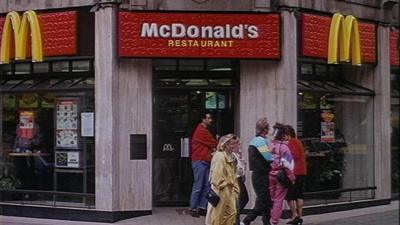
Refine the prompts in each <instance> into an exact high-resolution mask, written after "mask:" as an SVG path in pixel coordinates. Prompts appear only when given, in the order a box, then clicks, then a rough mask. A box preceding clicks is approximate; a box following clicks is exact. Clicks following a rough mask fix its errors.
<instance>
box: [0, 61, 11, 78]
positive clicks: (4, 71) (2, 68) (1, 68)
mask: <svg viewBox="0 0 400 225" xmlns="http://www.w3.org/2000/svg"><path fill="white" fill-rule="evenodd" d="M11 69H12V65H11V64H4V65H0V72H1V74H0V76H2V75H10V74H12V70H11Z"/></svg>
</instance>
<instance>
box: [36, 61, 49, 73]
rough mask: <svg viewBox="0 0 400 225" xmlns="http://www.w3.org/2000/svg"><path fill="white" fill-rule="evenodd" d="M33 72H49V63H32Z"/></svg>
mask: <svg viewBox="0 0 400 225" xmlns="http://www.w3.org/2000/svg"><path fill="white" fill-rule="evenodd" d="M33 72H34V73H48V72H49V63H34V64H33Z"/></svg>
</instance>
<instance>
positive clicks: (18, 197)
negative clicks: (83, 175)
mask: <svg viewBox="0 0 400 225" xmlns="http://www.w3.org/2000/svg"><path fill="white" fill-rule="evenodd" d="M0 194H1V195H2V198H0V201H2V202H3V203H13V204H21V205H27V204H29V205H46V206H53V207H69V208H88V209H90V208H94V198H95V194H89V193H77V192H62V191H40V190H24V189H18V190H0ZM25 195H32V196H36V197H38V196H40V195H41V197H43V196H49V199H50V198H51V200H46V201H47V202H51V204H39V203H35V202H34V201H29V202H28V201H27V200H26V199H24V196H25ZM62 196H64V197H81V198H82V202H79V203H82V206H76V205H75V206H71V205H69V206H64V205H57V202H59V201H57V197H62ZM7 197H14V199H13V198H12V199H11V200H5V201H4V200H3V198H7ZM88 200H91V202H93V204H90V202H89V201H88ZM88 202H89V203H88Z"/></svg>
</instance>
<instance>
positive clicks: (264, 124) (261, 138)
mask: <svg viewBox="0 0 400 225" xmlns="http://www.w3.org/2000/svg"><path fill="white" fill-rule="evenodd" d="M268 131H269V123H268V120H267V118H265V117H264V118H262V119H259V120H258V121H257V124H256V137H255V138H254V139H253V140H251V142H250V145H249V149H248V153H249V169H250V170H251V171H253V173H252V176H251V181H252V183H253V189H254V192H255V193H256V203H255V205H254V208H253V209H252V210H251V211H250V212H249V214H248V215H247V216H246V217H245V218H244V219H243V222H241V223H240V224H241V225H249V224H250V223H251V222H252V221H254V220H255V219H256V218H257V216H262V222H263V225H270V222H269V220H270V210H271V206H272V203H271V196H270V193H269V176H268V174H269V171H270V170H271V166H270V163H271V162H272V161H273V156H272V154H271V152H270V150H269V148H268V144H269V143H268V140H267V135H268Z"/></svg>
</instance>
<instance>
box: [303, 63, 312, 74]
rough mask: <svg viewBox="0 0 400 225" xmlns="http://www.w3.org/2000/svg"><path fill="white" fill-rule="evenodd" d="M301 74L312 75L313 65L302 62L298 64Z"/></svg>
mask: <svg viewBox="0 0 400 225" xmlns="http://www.w3.org/2000/svg"><path fill="white" fill-rule="evenodd" d="M300 70H301V75H312V74H313V66H312V64H308V63H302V64H301V65H300Z"/></svg>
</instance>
